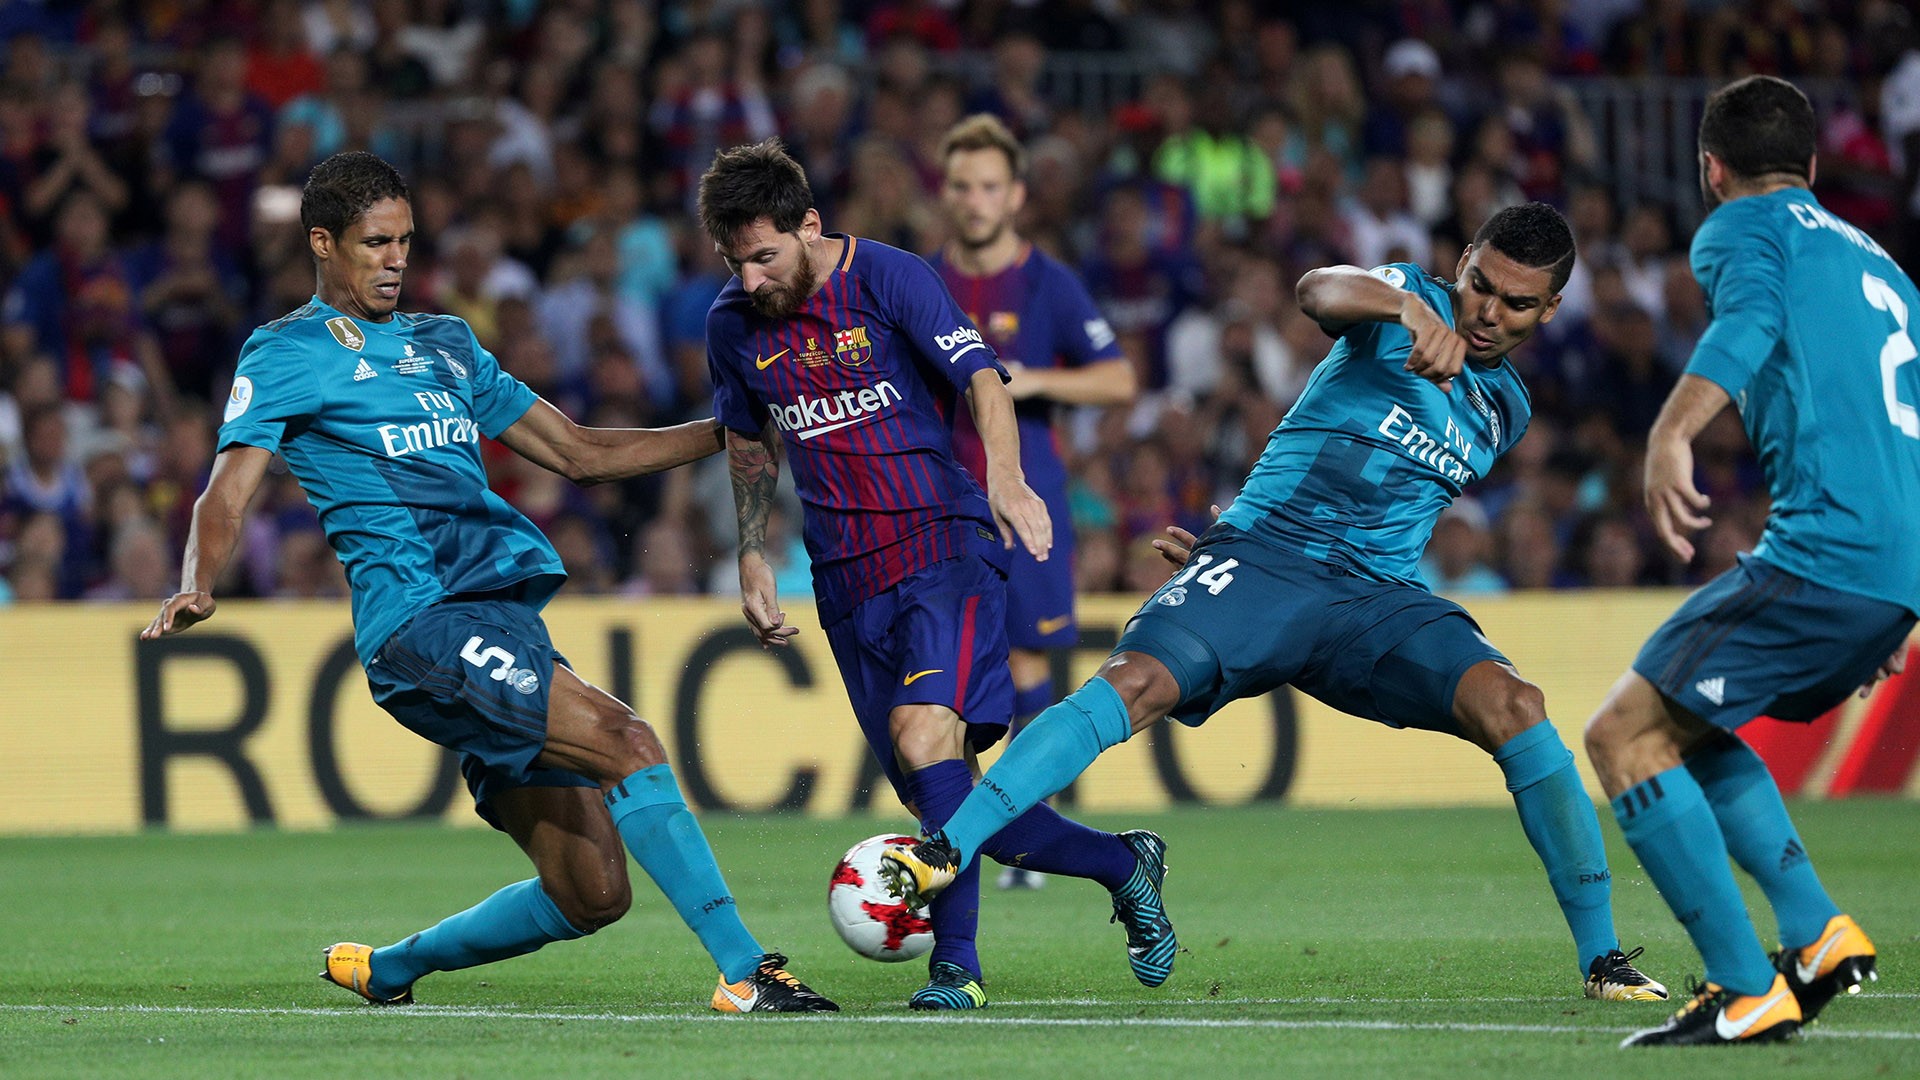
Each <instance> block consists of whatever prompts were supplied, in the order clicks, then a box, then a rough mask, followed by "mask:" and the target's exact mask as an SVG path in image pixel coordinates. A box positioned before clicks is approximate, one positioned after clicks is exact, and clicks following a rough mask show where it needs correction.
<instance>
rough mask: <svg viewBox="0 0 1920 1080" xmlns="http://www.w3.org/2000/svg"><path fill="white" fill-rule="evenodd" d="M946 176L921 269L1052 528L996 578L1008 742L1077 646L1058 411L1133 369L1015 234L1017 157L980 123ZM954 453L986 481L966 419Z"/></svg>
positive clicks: (1067, 276)
mask: <svg viewBox="0 0 1920 1080" xmlns="http://www.w3.org/2000/svg"><path fill="white" fill-rule="evenodd" d="M940 160H941V162H942V165H943V167H944V168H945V170H946V179H945V182H944V183H943V185H942V187H941V199H942V200H943V201H944V202H945V203H946V208H947V216H948V220H949V222H950V223H951V225H952V228H953V239H951V240H949V241H948V242H947V245H946V247H945V248H944V249H942V250H941V252H940V253H939V254H937V255H935V256H934V257H933V259H932V260H931V262H932V264H933V268H934V269H935V270H938V271H939V272H940V278H941V280H942V281H944V282H946V285H947V291H948V292H950V293H952V294H953V298H954V299H955V300H956V301H958V302H959V304H960V309H961V310H962V311H965V312H966V313H967V318H969V319H971V320H972V321H973V326H974V329H976V330H978V331H979V332H980V334H981V335H982V336H983V337H984V338H985V339H986V342H987V344H989V345H991V346H993V350H994V352H995V353H997V354H998V355H999V357H1000V362H1001V364H1002V365H1004V366H1005V367H1006V369H1007V374H1008V375H1009V376H1010V379H1009V381H1008V383H1007V390H1008V391H1009V392H1011V393H1012V394H1013V399H1014V403H1015V404H1014V415H1015V417H1016V418H1017V419H1018V420H1019V426H1020V466H1021V468H1022V469H1023V470H1024V471H1025V472H1026V474H1027V483H1028V484H1029V485H1030V486H1031V487H1032V488H1033V490H1034V491H1035V492H1036V493H1037V494H1038V495H1039V496H1040V498H1041V499H1043V500H1045V502H1046V504H1047V513H1048V516H1049V517H1051V519H1052V520H1053V553H1052V555H1051V556H1050V557H1049V558H1047V559H1046V561H1044V562H1043V561H1041V560H1039V559H1036V558H1034V557H1033V556H1032V555H1030V554H1028V553H1027V552H1026V551H1025V550H1024V549H1022V548H1020V547H1015V548H1014V550H1013V556H1012V561H1011V564H1010V565H1009V567H1008V570H1007V644H1008V646H1009V648H1008V652H1007V659H1008V665H1009V668H1010V670H1011V671H1012V673H1013V716H1014V730H1015V732H1016V733H1017V732H1018V731H1019V729H1020V725H1022V724H1024V723H1025V722H1026V721H1028V720H1030V719H1032V718H1033V717H1035V716H1038V715H1039V714H1040V710H1042V709H1045V708H1046V707H1047V706H1049V705H1051V704H1053V701H1054V696H1053V679H1052V672H1051V662H1050V661H1051V657H1050V656H1049V652H1050V650H1055V649H1070V648H1072V647H1073V646H1074V645H1075V644H1077V643H1078V642H1079V640H1080V631H1079V627H1078V626H1077V625H1075V623H1074V617H1073V523H1072V520H1071V518H1070V516H1069V514H1068V510H1067V467H1066V464H1065V463H1064V462H1062V461H1061V460H1060V447H1059V443H1058V440H1057V439H1056V438H1055V436H1054V431H1053V413H1054V408H1055V407H1056V406H1057V405H1124V404H1126V403H1127V402H1129V401H1132V400H1133V396H1134V382H1135V380H1134V371H1133V365H1132V364H1131V363H1129V362H1128V360H1127V358H1126V357H1125V356H1124V355H1122V353H1121V351H1120V345H1119V343H1118V342H1117V341H1116V340H1115V339H1114V333H1113V328H1112V327H1110V326H1108V325H1107V320H1106V319H1105V318H1103V317H1102V316H1101V314H1100V309H1099V308H1098V307H1096V306H1095V305H1094V302H1093V297H1091V296H1089V295H1087V289H1086V286H1084V285H1082V284H1081V283H1080V281H1079V279H1078V278H1076V277H1074V276H1073V272H1072V271H1071V270H1068V269H1067V268H1066V267H1065V266H1063V265H1062V264H1061V263H1060V261H1059V260H1057V259H1055V258H1053V257H1052V256H1050V255H1048V254H1047V253H1046V252H1044V251H1040V250H1038V249H1036V248H1035V247H1034V246H1033V245H1032V244H1030V243H1028V242H1027V241H1025V240H1024V239H1022V238H1021V236H1020V234H1019V233H1018V232H1017V231H1015V229H1014V220H1015V218H1017V217H1018V216H1019V214H1020V209H1021V207H1022V206H1024V205H1025V204H1026V200H1027V188H1026V183H1025V180H1024V178H1025V176H1026V171H1027V170H1026V160H1027V153H1026V149H1025V148H1024V147H1022V146H1021V145H1020V142H1019V140H1018V139H1015V138H1014V137H1013V132H1011V131H1008V130H1007V126H1006V125H1005V124H1003V123H1001V122H1000V121H999V120H998V119H996V118H995V117H993V116H990V115H987V114H984V113H982V114H979V115H976V116H969V117H967V118H966V119H965V120H962V121H960V122H959V123H958V124H955V125H954V126H953V128H952V130H950V131H948V132H947V135H946V138H945V139H943V140H942V141H941V143H940ZM953 444H954V450H955V451H956V452H957V453H958V454H959V455H960V463H961V464H962V465H965V466H966V467H967V471H968V472H970V473H972V474H973V475H974V476H976V477H983V476H985V475H986V464H987V456H986V446H985V444H983V443H982V442H981V440H980V433H979V431H977V430H976V429H975V428H974V426H973V423H972V418H971V417H970V416H969V415H968V414H967V413H965V412H962V413H959V414H958V415H956V416H955V418H954V431H953ZM1043 880H1045V879H1044V878H1042V877H1041V876H1040V875H1038V874H1036V873H1034V872H1033V871H1031V870H1028V869H1026V868H1024V867H1019V866H1009V867H1007V868H1006V870H1005V871H1003V872H1002V873H1001V875H1000V887H1001V888H1014V887H1026V888H1037V887H1039V885H1040V883H1041V882H1042V881H1043Z"/></svg>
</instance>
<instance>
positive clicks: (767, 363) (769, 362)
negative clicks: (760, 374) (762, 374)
mask: <svg viewBox="0 0 1920 1080" xmlns="http://www.w3.org/2000/svg"><path fill="white" fill-rule="evenodd" d="M792 351H793V350H792V349H781V350H780V351H779V352H777V353H774V354H773V355H772V356H769V357H767V358H766V359H765V360H762V359H760V358H759V357H758V356H756V357H754V358H753V366H754V367H757V368H759V369H760V370H761V371H765V370H767V369H768V368H770V367H772V366H773V362H774V361H775V360H778V359H780V358H781V357H783V356H785V355H787V354H788V353H790V352H792Z"/></svg>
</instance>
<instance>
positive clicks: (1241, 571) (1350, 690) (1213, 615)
mask: <svg viewBox="0 0 1920 1080" xmlns="http://www.w3.org/2000/svg"><path fill="white" fill-rule="evenodd" d="M1113 651H1114V652H1115V653H1121V652H1138V653H1145V654H1146V655H1148V656H1151V657H1153V658H1155V659H1156V660H1159V661H1160V662H1161V663H1163V664H1165V665H1166V666H1167V670H1169V671H1171V672H1172V673H1173V676H1174V678H1175V679H1177V680H1178V681H1179V683H1180V704H1179V705H1178V706H1176V707H1175V708H1174V710H1173V711H1172V713H1171V714H1170V715H1171V716H1172V717H1173V719H1175V720H1178V721H1180V722H1181V723H1183V724H1188V725H1198V724H1200V723H1203V722H1204V721H1205V720H1206V719H1207V717H1209V716H1212V715H1213V714H1214V713H1216V712H1218V711H1219V710H1220V709H1222V708H1224V707H1225V706H1226V705H1227V703H1228V702H1231V701H1237V700H1239V699H1241V698H1250V697H1258V696H1259V695H1261V694H1265V693H1268V692H1269V691H1272V690H1275V689H1278V688H1279V687H1281V686H1286V685H1292V686H1295V687H1297V688H1299V689H1300V690H1302V691H1304V692H1306V693H1308V694H1311V695H1313V696H1314V697H1315V698H1317V699H1319V700H1321V701H1323V702H1325V703H1327V704H1328V705H1331V706H1333V707H1334V708H1336V709H1338V710H1340V711H1341V712H1344V713H1350V714H1352V715H1354V716H1361V717H1366V718H1367V719H1370V720H1376V721H1379V722H1380V723H1383V724H1387V725H1389V726H1391V727H1400V728H1404V727H1414V728H1422V729H1425V730H1429V731H1443V732H1447V733H1449V734H1453V735H1458V734H1459V733H1460V727H1459V724H1458V723H1457V722H1456V721H1455V720H1454V718H1453V694H1454V690H1455V689H1456V688H1457V687H1458V686H1459V684H1460V677H1461V676H1462V675H1465V674H1466V673H1467V669H1468V668H1471V667H1473V666H1474V665H1475V664H1478V663H1481V662H1482V661H1486V660H1493V661H1497V662H1499V663H1503V664H1504V663H1507V658H1506V657H1505V656H1502V655H1501V654H1500V652H1499V650H1497V649H1495V648H1494V647H1493V645H1492V644H1490V643H1489V642H1488V641H1487V639H1486V636H1485V635H1484V634H1482V633H1481V632H1480V626H1479V624H1477V623H1475V622H1474V621H1473V618H1472V616H1470V615H1468V614H1467V613H1466V611H1464V610H1463V609H1462V608H1461V607H1460V605H1458V604H1456V603H1454V602H1453V601H1451V600H1446V599H1443V598H1441V597H1438V596H1435V595H1433V594H1432V593H1430V592H1427V591H1426V590H1425V589H1417V588H1414V587H1413V586H1411V585H1400V584H1394V583H1388V582H1380V581H1374V580H1372V579H1369V578H1362V577H1356V576H1354V575H1353V574H1350V573H1348V572H1347V571H1345V570H1342V569H1340V568H1339V567H1336V566H1333V565H1330V564H1328V563H1323V562H1320V561H1319V560H1317V559H1311V558H1308V557H1307V556H1305V555H1302V554H1300V553H1298V552H1294V551H1287V550H1284V549H1281V548H1277V547H1273V546H1271V545H1269V544H1267V543H1265V542H1263V541H1260V540H1256V539H1254V538H1253V537H1251V536H1248V535H1247V534H1246V533H1243V532H1241V531H1240V530H1238V529H1235V528H1233V527H1231V526H1227V525H1215V526H1214V527H1213V528H1211V529H1208V530H1207V533H1206V535H1205V536H1204V537H1202V538H1201V541H1200V543H1199V545H1198V546H1196V547H1195V548H1194V551H1193V559H1192V561H1191V562H1189V563H1188V564H1187V566H1186V568H1185V569H1183V570H1181V571H1180V572H1179V573H1177V574H1175V575H1174V576H1173V578H1172V579H1171V580H1169V581H1168V582H1167V583H1166V584H1165V585H1163V586H1161V587H1160V590H1159V591H1158V592H1156V593H1154V594H1153V597H1152V598H1151V599H1149V600H1148V601H1147V602H1146V604H1145V605H1143V606H1142V607H1141V608H1140V611H1139V613H1138V614H1136V615H1135V616H1134V617H1133V619H1132V620H1131V621H1129V622H1128V623H1127V627H1126V629H1125V631H1123V632H1122V633H1121V635H1120V643H1119V644H1118V645H1116V646H1114V650H1113Z"/></svg>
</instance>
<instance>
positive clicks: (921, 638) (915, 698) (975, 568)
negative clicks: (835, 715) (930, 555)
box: [826, 555, 1013, 802]
mask: <svg viewBox="0 0 1920 1080" xmlns="http://www.w3.org/2000/svg"><path fill="white" fill-rule="evenodd" d="M1006 589H1007V583H1006V578H1004V577H1002V576H1001V573H1000V570H999V569H998V568H997V567H995V566H994V565H993V564H991V563H989V562H987V561H986V560H985V559H982V558H979V557H977V556H973V555H964V556H961V557H960V558H957V559H946V560H943V561H941V562H937V563H935V564H933V565H932V566H929V567H927V568H926V569H925V570H922V571H920V572H919V573H917V574H913V575H911V576H909V577H908V578H907V579H906V580H904V581H902V582H900V584H898V585H895V586H894V587H893V588H891V589H888V590H887V591H886V592H883V593H881V594H880V595H878V596H876V597H874V598H873V599H871V600H868V601H867V602H865V603H863V604H861V605H860V606H858V607H856V608H854V609H853V611H852V613H851V614H849V615H848V616H847V617H846V618H844V619H840V620H838V621H836V622H834V623H833V624H832V625H830V626H828V627H826V634H827V644H828V645H829V646H831V647H832V649H833V659H834V661H835V662H836V663H838V664H839V665H840V677H841V678H842V679H843V680H845V682H846V684H847V697H848V698H849V699H851V700H852V702H853V715H854V718H855V719H857V720H859V721H860V731H861V732H862V733H863V734H865V735H866V737H867V745H868V746H870V747H872V748H873V755H874V757H876V758H878V759H879V761H880V768H881V769H882V770H883V771H884V772H885V773H886V774H887V779H888V780H890V781H892V783H893V790H894V791H895V792H896V793H897V794H898V795H899V796H900V799H901V801H902V802H906V801H908V799H909V795H908V791H907V784H906V776H905V774H904V773H902V772H901V770H900V763H899V762H898V761H897V760H895V758H894V753H893V735H892V731H891V729H890V726H889V723H888V718H889V715H890V714H891V713H892V712H893V710H894V708H895V706H899V705H945V706H946V707H948V708H950V709H952V710H953V711H954V712H957V713H959V714H960V717H961V719H963V720H965V721H966V722H967V742H968V744H969V745H970V746H972V747H973V748H974V749H976V750H980V749H984V748H986V747H989V746H992V745H993V744H994V743H996V742H998V741H999V740H1000V738H1001V736H1003V735H1005V734H1006V733H1007V723H1008V722H1009V721H1010V720H1012V718H1013V678H1012V676H1010V675H1009V674H1008V673H1007V634H1006Z"/></svg>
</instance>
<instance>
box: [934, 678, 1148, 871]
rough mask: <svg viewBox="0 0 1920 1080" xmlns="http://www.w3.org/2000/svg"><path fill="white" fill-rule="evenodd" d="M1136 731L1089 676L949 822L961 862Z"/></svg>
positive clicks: (1012, 749) (1032, 727) (1101, 682)
mask: <svg viewBox="0 0 1920 1080" xmlns="http://www.w3.org/2000/svg"><path fill="white" fill-rule="evenodd" d="M1132 733H1133V725H1132V723H1131V721H1129V720H1128V718H1127V706H1126V703H1125V702H1123V701H1121V700H1120V694H1119V692H1118V691H1116V690H1115V689H1114V688H1113V686H1112V684H1110V683H1108V682H1107V681H1106V680H1105V679H1100V678H1094V679H1090V680H1088V682H1087V684H1086V685H1085V686H1082V687H1081V688H1080V689H1078V690H1076V691H1074V692H1073V693H1072V694H1070V695H1068V696H1067V699H1066V700H1065V701H1062V702H1060V703H1059V704H1058V705H1055V706H1053V707H1052V708H1050V709H1048V710H1047V711H1046V712H1043V713H1041V714H1040V715H1039V716H1037V717H1035V718H1034V721H1033V723H1031V724H1028V725H1027V728H1026V730H1025V731H1022V732H1021V733H1020V737H1019V738H1017V739H1014V740H1013V741H1012V742H1010V743H1008V744H1007V749H1006V752H1005V753H1003V754H1001V755H1000V760H998V761H996V762H994V763H993V768H991V769H988V770H987V775H986V776H985V778H983V779H982V780H981V781H980V783H979V785H978V786H977V787H975V788H974V789H973V793H972V794H970V795H968V796H967V799H966V801H965V802H964V803H962V804H961V805H960V809H959V810H957V811H955V812H954V815H953V817H952V818H951V819H950V820H949V821H948V822H947V824H946V826H945V828H944V830H943V831H944V832H945V833H946V834H947V840H948V842H950V843H952V844H953V845H954V847H956V848H958V849H959V850H960V861H961V865H962V866H965V865H967V864H968V863H970V862H972V861H973V859H974V857H975V856H976V855H978V854H979V852H980V850H981V848H982V847H983V846H985V845H986V843H987V842H988V841H989V840H990V839H992V838H993V837H994V836H995V835H996V834H998V833H999V832H1000V831H1001V830H1002V829H1005V828H1006V827H1007V826H1008V825H1009V824H1010V823H1012V821H1013V820H1014V819H1015V818H1017V817H1019V816H1020V815H1022V814H1024V813H1026V812H1027V811H1028V810H1030V809H1032V808H1033V807H1034V805H1035V804H1037V803H1039V802H1040V801H1041V800H1042V799H1045V798H1046V797H1047V796H1049V795H1052V794H1053V793H1054V792H1056V791H1059V790H1060V789H1061V788H1064V787H1066V786H1067V785H1068V784H1071V783H1073V781H1074V780H1075V779H1076V778H1077V777H1078V776H1079V775H1080V774H1081V773H1083V772H1085V771H1086V769H1087V766H1089V765H1091V764H1093V760H1094V759H1095V758H1097V757H1099V756H1100V754H1101V752H1102V751H1104V750H1106V749H1107V748H1108V747H1112V746H1118V745H1120V744H1121V743H1123V742H1125V741H1127V737H1128V736H1130V735H1131V734H1132ZM1035 869H1039V868H1038V867H1035Z"/></svg>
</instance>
